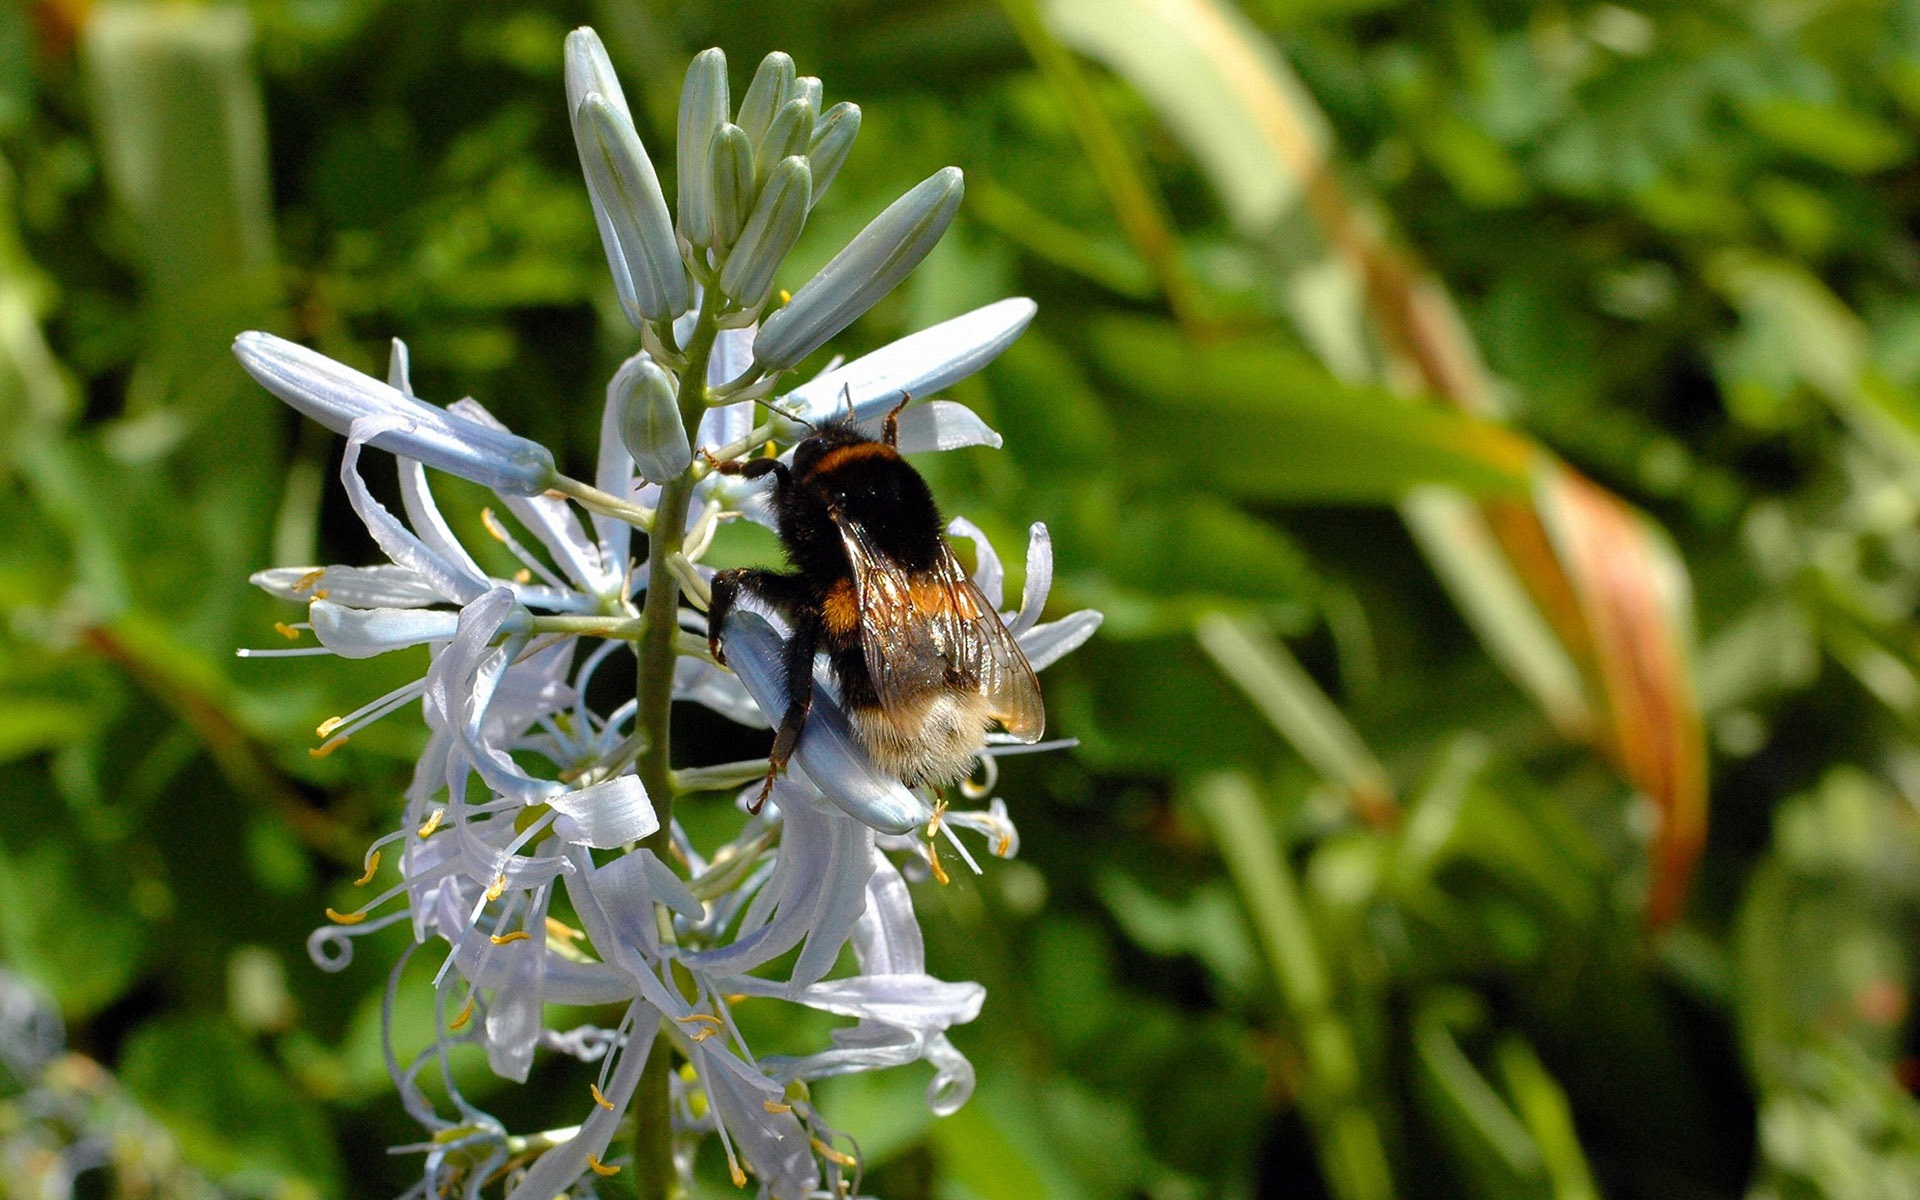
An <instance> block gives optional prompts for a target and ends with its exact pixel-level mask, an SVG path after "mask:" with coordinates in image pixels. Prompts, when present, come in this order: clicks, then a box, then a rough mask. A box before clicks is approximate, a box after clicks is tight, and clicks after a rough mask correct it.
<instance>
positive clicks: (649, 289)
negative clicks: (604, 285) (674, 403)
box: [573, 91, 688, 329]
mask: <svg viewBox="0 0 1920 1200" xmlns="http://www.w3.org/2000/svg"><path fill="white" fill-rule="evenodd" d="M573 137H574V142H575V143H576V145H577V146H578V147H579V150H580V165H581V167H583V168H584V169H585V171H586V176H587V194H588V196H589V197H591V198H592V200H593V215H594V219H595V221H596V222H597V223H598V224H599V226H600V241H601V245H602V246H603V248H604V249H605V250H606V253H607V264H608V266H609V267H610V268H611V269H612V271H613V282H614V287H615V289H616V290H617V291H619V293H620V306H621V308H622V309H624V310H625V312H626V314H627V320H628V321H630V322H632V323H633V327H634V328H635V329H639V328H641V327H642V326H643V325H644V324H645V323H646V322H648V321H669V320H672V319H673V318H674V317H677V316H679V315H680V314H681V313H683V312H685V311H687V304H688V290H687V272H686V268H685V266H684V265H683V264H682V263H681V261H680V245H679V243H678V242H677V241H676V240H675V239H674V236H673V221H672V219H671V218H670V217H669V216H668V215H667V200H666V197H665V196H663V195H661V193H660V178H659V176H657V175H655V174H654V171H653V162H652V160H651V159H649V158H648V157H647V151H646V147H644V146H642V145H641V144H640V135H639V134H637V133H635V132H634V129H633V122H632V121H631V120H629V119H628V118H627V116H626V114H625V113H624V112H622V111H621V110H620V108H619V107H618V106H616V105H615V104H614V103H613V102H612V101H610V100H608V99H607V97H606V96H605V95H604V94H602V93H600V92H597V91H595V92H588V93H587V95H586V97H585V98H584V99H582V100H581V101H580V106H579V107H578V108H577V109H575V110H574V114H573Z"/></svg>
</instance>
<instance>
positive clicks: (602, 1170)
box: [587, 1104, 620, 1179]
mask: <svg viewBox="0 0 1920 1200" xmlns="http://www.w3.org/2000/svg"><path fill="white" fill-rule="evenodd" d="M607 1107H608V1108H612V1107H613V1105H611V1104H609V1105H607ZM587 1169H588V1170H589V1171H592V1172H593V1173H594V1174H595V1175H598V1176H600V1177H601V1178H603V1179H604V1178H606V1177H607V1176H609V1175H618V1174H619V1173H620V1168H619V1167H610V1166H608V1165H607V1164H606V1163H603V1162H601V1161H600V1159H599V1158H598V1157H597V1156H596V1155H592V1154H589V1155H587Z"/></svg>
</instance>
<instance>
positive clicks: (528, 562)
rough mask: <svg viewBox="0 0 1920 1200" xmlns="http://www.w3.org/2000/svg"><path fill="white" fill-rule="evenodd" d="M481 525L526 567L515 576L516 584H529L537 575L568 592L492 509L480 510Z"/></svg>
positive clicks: (563, 584)
mask: <svg viewBox="0 0 1920 1200" xmlns="http://www.w3.org/2000/svg"><path fill="white" fill-rule="evenodd" d="M480 524H482V525H484V526H485V527H486V530H487V532H488V533H490V534H492V535H493V538H494V540H495V541H497V542H499V543H500V544H501V545H503V546H505V547H506V548H507V549H508V550H509V551H510V552H511V553H512V554H513V556H514V557H515V558H517V559H519V560H520V562H521V564H522V565H523V566H524V567H525V570H522V571H520V572H517V573H516V574H515V575H514V577H513V581H514V582H515V583H529V582H531V581H532V579H533V577H534V576H535V575H538V576H539V577H540V578H541V579H542V580H544V581H545V582H546V583H547V584H549V585H550V586H552V587H556V588H559V589H560V590H562V591H565V590H566V587H567V585H566V584H565V583H562V582H561V581H560V579H559V577H558V576H556V575H555V574H554V573H553V572H552V571H549V570H547V567H546V564H545V563H543V562H541V561H540V560H539V559H537V558H535V557H534V556H533V553H532V551H530V550H528V549H527V548H526V547H525V546H522V545H521V544H520V542H519V541H518V540H517V539H516V538H515V537H514V536H513V534H511V533H509V532H507V527H506V526H505V525H502V524H501V523H500V518H499V517H496V516H494V515H493V510H492V509H491V508H483V509H481V510H480Z"/></svg>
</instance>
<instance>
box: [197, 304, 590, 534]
mask: <svg viewBox="0 0 1920 1200" xmlns="http://www.w3.org/2000/svg"><path fill="white" fill-rule="evenodd" d="M233 353H234V356H235V357H237V358H238V359H239V360H240V365H241V366H242V367H245V368H246V370H247V374H249V375H251V376H253V377H254V378H255V379H256V380H258V381H259V382H260V384H261V386H263V387H265V388H266V389H267V390H268V391H270V392H272V393H273V394H274V395H276V396H278V397H280V399H282V400H284V401H286V402H287V403H288V404H290V405H292V406H293V407H294V408H297V409H299V410H300V411H301V412H303V413H305V414H306V415H307V416H309V417H312V418H313V419H314V420H316V421H318V422H320V424H322V425H325V426H326V427H327V428H328V429H331V430H333V431H334V432H335V433H346V432H347V431H348V430H349V429H350V428H351V426H352V425H353V423H354V422H355V421H356V420H361V419H364V418H367V417H376V416H394V417H399V418H402V419H401V420H398V421H392V422H387V423H385V424H383V425H381V426H380V427H379V432H378V433H377V434H375V435H374V436H372V437H371V438H370V439H369V440H370V441H371V442H372V444H373V445H374V446H376V447H378V448H380V449H382V450H386V451H388V452H390V453H393V454H401V455H405V456H406V457H408V458H414V459H418V460H420V461H421V462H423V463H425V464H427V465H428V466H430V467H435V468H437V469H439V470H442V471H445V472H447V473H448V474H451V475H458V476H460V477H461V478H462V479H471V480H473V481H474V482H475V483H478V484H481V485H483V486H486V487H489V488H492V489H493V490H494V491H496V492H501V493H503V494H512V495H518V496H531V495H535V494H537V493H539V492H543V491H546V490H547V488H548V487H550V486H552V484H553V480H554V475H555V472H554V466H553V455H552V454H550V453H548V451H547V448H546V447H545V446H542V445H540V444H539V443H538V442H530V441H528V440H527V439H526V438H523V437H515V436H514V435H512V434H510V433H501V432H499V431H497V430H493V429H488V428H486V427H485V426H482V425H476V424H475V423H474V422H472V421H467V420H463V419H461V418H459V417H456V416H454V415H452V414H450V413H448V412H447V411H446V410H445V409H441V408H436V407H434V406H433V405H431V404H427V403H425V402H423V401H420V400H416V399H414V398H412V397H411V396H406V395H403V394H401V392H400V391H399V390H398V389H397V388H394V387H393V386H391V385H390V384H385V383H382V382H380V381H379V380H378V379H375V378H373V377H372V376H371V375H364V374H362V373H361V372H359V371H356V370H354V369H353V368H352V367H349V366H347V365H345V364H344V363H337V362H335V361H333V360H332V359H330V358H328V357H327V356H326V355H324V354H320V353H318V352H316V351H313V350H309V349H307V348H306V347H305V346H301V345H297V344H295V343H293V342H289V341H287V340H286V339H285V338H281V337H275V336H274V335H273V334H270V333H260V332H249V333H243V334H241V335H240V336H239V337H237V338H235V339H234V342H233Z"/></svg>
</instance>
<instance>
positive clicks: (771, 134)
mask: <svg viewBox="0 0 1920 1200" xmlns="http://www.w3.org/2000/svg"><path fill="white" fill-rule="evenodd" d="M816 112H817V110H816V109H815V108H814V107H813V101H811V100H808V99H807V98H806V97H804V96H801V97H799V98H797V99H793V100H789V101H787V102H786V103H785V104H783V105H781V106H780V111H779V112H778V113H777V114H775V116H774V118H773V124H772V125H770V126H768V128H767V133H766V136H765V137H763V138H761V139H760V142H759V144H758V145H756V146H755V147H754V148H753V177H754V178H755V179H757V180H759V181H760V185H761V186H762V187H765V186H766V181H767V176H768V175H770V174H772V173H773V168H774V167H776V166H778V165H779V163H780V161H781V160H782V159H784V158H789V157H791V156H792V155H795V154H805V153H806V152H807V146H808V144H809V143H810V142H812V140H813V120H814V115H815V113H816Z"/></svg>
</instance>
